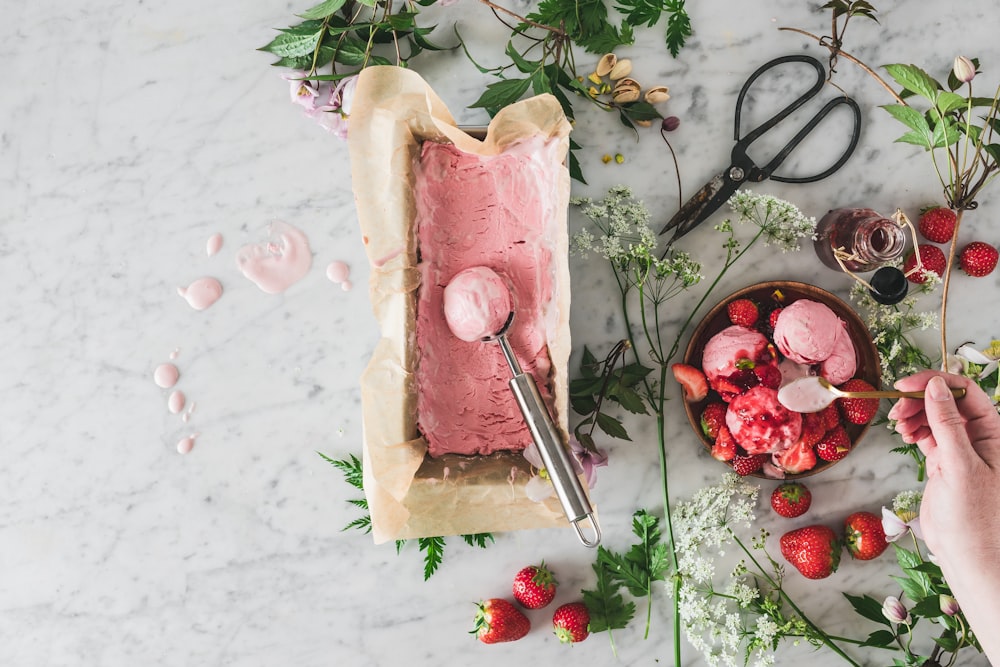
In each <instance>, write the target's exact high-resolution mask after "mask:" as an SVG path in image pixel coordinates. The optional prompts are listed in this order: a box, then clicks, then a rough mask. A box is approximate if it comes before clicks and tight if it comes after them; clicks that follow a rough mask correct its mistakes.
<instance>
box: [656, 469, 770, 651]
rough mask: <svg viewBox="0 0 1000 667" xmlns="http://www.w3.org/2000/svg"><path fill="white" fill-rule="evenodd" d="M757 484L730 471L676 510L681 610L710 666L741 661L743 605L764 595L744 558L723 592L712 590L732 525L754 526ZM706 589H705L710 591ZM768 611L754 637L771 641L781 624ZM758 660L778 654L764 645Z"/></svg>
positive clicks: (689, 633) (687, 628)
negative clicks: (720, 557) (719, 558)
mask: <svg viewBox="0 0 1000 667" xmlns="http://www.w3.org/2000/svg"><path fill="white" fill-rule="evenodd" d="M758 491H759V487H757V486H754V485H753V484H750V483H749V482H747V481H746V480H745V479H744V478H742V477H740V476H739V475H736V474H735V473H726V475H724V476H723V479H722V482H721V483H720V484H719V485H717V486H710V487H705V488H702V489H700V490H699V491H698V492H697V493H695V495H694V496H693V497H692V498H691V500H689V501H688V502H685V503H679V504H678V505H677V506H676V507H675V508H674V511H673V525H674V541H675V546H676V549H677V559H678V574H679V575H680V576H681V577H682V583H681V590H680V615H681V619H682V621H683V623H684V629H685V634H686V636H687V639H688V641H689V642H690V643H691V645H692V646H694V647H695V648H696V649H697V650H699V651H700V652H701V653H702V654H703V655H704V656H705V660H706V662H707V663H708V664H709V665H731V666H733V667H735V666H736V665H738V664H740V662H741V661H742V660H741V651H740V645H741V643H742V641H743V639H744V638H745V636H746V634H747V629H746V628H745V626H744V624H743V618H744V614H745V610H746V609H748V608H749V607H750V606H751V605H752V604H754V602H755V601H757V600H758V599H759V597H760V591H759V590H758V589H757V588H756V586H754V585H752V584H751V583H750V581H751V580H750V579H748V578H747V577H746V576H745V575H746V573H747V569H746V566H745V564H744V563H742V562H741V563H740V564H739V565H738V566H737V567H736V568H735V569H734V570H733V571H732V572H731V573H730V575H729V578H728V580H727V582H726V584H725V585H724V586H723V587H722V589H721V591H720V592H719V593H715V592H714V587H713V583H712V581H713V578H714V575H715V557H717V556H722V555H724V554H725V547H726V546H727V545H730V544H732V542H733V539H734V536H733V528H734V527H736V526H743V527H750V525H751V524H752V522H753V520H754V507H755V506H756V504H757V494H758ZM706 591H707V593H706ZM769 620H770V619H768V618H767V617H766V616H765V617H761V618H760V619H758V620H757V627H756V628H755V629H754V631H753V633H754V635H753V636H754V637H759V638H760V639H762V640H766V641H763V642H761V643H759V644H758V645H759V646H764V645H769V644H770V643H771V641H772V640H773V638H774V635H775V633H776V632H777V631H778V626H777V625H776V624H774V623H773V621H771V622H770V625H769V624H768V621H769ZM754 658H755V664H756V665H770V664H773V661H774V656H773V655H772V654H770V653H768V652H766V651H764V650H763V649H761V650H757V651H755V652H754Z"/></svg>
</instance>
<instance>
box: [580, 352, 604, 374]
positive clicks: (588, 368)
mask: <svg viewBox="0 0 1000 667" xmlns="http://www.w3.org/2000/svg"><path fill="white" fill-rule="evenodd" d="M600 372H601V362H600V361H598V360H597V357H595V356H594V353H593V352H591V351H590V348H589V347H587V346H586V345H584V346H583V356H582V357H581V359H580V373H581V374H583V376H584V377H588V378H594V377H598V375H600Z"/></svg>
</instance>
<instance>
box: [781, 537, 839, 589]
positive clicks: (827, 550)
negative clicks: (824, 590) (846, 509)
mask: <svg viewBox="0 0 1000 667" xmlns="http://www.w3.org/2000/svg"><path fill="white" fill-rule="evenodd" d="M780 544H781V555H782V556H784V557H785V560H787V561H788V562H789V563H791V564H792V565H794V566H795V569H797V570H798V571H799V572H801V573H802V576H804V577H805V578H807V579H825V578H826V577H829V576H830V575H831V574H832V573H834V572H836V571H837V566H838V565H840V540H838V539H837V536H836V534H834V532H833V531H832V530H830V528H828V527H827V526H820V525H813V526H806V527H805V528H799V529H797V530H793V531H790V532H787V533H785V534H784V535H782V536H781V540H780Z"/></svg>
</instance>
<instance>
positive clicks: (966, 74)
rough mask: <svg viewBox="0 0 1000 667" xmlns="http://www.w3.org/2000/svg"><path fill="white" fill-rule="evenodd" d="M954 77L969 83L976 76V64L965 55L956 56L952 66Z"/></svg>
mask: <svg viewBox="0 0 1000 667" xmlns="http://www.w3.org/2000/svg"><path fill="white" fill-rule="evenodd" d="M953 70H954V72H955V78H956V79H958V80H959V81H961V82H962V83H969V82H970V81H972V80H973V79H974V78H975V77H976V66H975V65H973V64H972V61H971V60H969V59H968V58H966V57H965V56H957V57H956V58H955V65H954V67H953Z"/></svg>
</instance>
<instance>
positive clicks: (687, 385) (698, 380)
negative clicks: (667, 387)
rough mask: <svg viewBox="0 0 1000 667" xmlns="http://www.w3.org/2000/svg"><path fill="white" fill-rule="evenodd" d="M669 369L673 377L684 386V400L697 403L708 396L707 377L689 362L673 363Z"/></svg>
mask: <svg viewBox="0 0 1000 667" xmlns="http://www.w3.org/2000/svg"><path fill="white" fill-rule="evenodd" d="M670 370H671V371H673V373H674V379H675V380H677V381H678V382H679V383H680V385H681V386H682V387H684V400H686V401H688V402H689V403H697V402H698V401H700V400H703V399H704V398H705V397H706V396H708V379H707V378H706V377H705V374H704V373H702V372H701V370H700V369H698V368H695V367H694V366H692V365H690V364H674V365H673V366H671V367H670Z"/></svg>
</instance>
